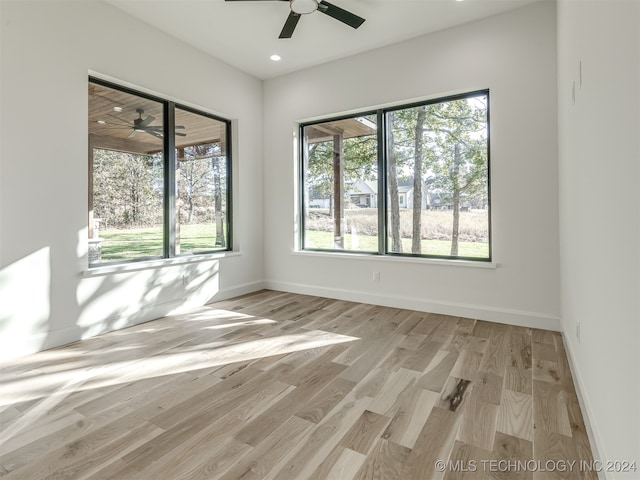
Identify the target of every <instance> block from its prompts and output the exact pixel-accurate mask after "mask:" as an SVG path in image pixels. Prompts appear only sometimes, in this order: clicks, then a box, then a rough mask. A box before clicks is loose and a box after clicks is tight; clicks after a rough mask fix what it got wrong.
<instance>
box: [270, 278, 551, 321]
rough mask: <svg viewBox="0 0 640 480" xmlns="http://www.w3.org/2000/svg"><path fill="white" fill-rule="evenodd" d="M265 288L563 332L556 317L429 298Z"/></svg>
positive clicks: (276, 285)
mask: <svg viewBox="0 0 640 480" xmlns="http://www.w3.org/2000/svg"><path fill="white" fill-rule="evenodd" d="M264 285H265V287H264V288H268V289H271V290H280V291H284V292H291V293H300V294H304V295H316V296H319V297H327V298H335V299H337V300H348V301H352V302H361V303H370V304H373V305H381V306H384V307H395V308H406V309H409V310H418V311H421V312H430V313H439V314H443V315H454V316H457V317H467V318H475V319H478V320H486V321H489V322H496V323H504V324H507V325H516V326H521V327H530V328H542V329H546V330H553V331H556V332H559V331H561V327H560V318H559V317H557V316H554V315H549V314H545V313H537V312H527V311H523V310H512V309H506V308H499V307H492V306H486V305H471V304H465V303H454V302H442V301H439V300H433V299H428V298H415V297H404V296H401V295H380V294H379V293H369V292H364V291H359V290H344V289H336V288H327V287H318V286H316V285H304V284H299V283H289V282H280V281H276V280H266V281H265V282H264Z"/></svg>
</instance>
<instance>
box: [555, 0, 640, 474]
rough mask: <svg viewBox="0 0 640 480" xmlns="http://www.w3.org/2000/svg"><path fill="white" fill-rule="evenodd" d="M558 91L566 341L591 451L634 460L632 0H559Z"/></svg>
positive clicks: (636, 14) (638, 108)
mask: <svg viewBox="0 0 640 480" xmlns="http://www.w3.org/2000/svg"><path fill="white" fill-rule="evenodd" d="M580 62H582V85H580V74H579V71H580V68H579V65H580ZM573 82H576V94H575V104H574V102H573V99H572V85H573ZM558 93H559V95H558V111H559V117H558V118H559V163H560V224H561V259H562V261H561V274H562V275H561V278H562V285H561V288H562V327H563V330H564V331H565V334H566V335H565V341H566V342H567V346H568V353H569V356H570V359H571V360H572V363H573V369H574V374H575V377H576V381H577V383H578V386H579V390H580V391H581V392H582V395H583V397H582V400H583V410H584V411H585V413H586V415H587V418H588V420H589V421H590V423H591V428H592V431H593V435H592V438H593V439H594V440H595V442H594V445H593V446H594V447H595V449H596V452H595V453H596V454H597V455H598V456H599V457H600V459H602V460H603V461H616V460H619V461H625V460H628V461H633V460H635V461H636V462H637V463H638V467H639V468H640V411H639V406H640V356H639V355H638V352H639V351H640V349H639V347H638V345H639V341H640V303H639V302H640V280H639V275H640V271H639V269H640V195H639V188H638V185H639V181H640V175H639V174H640V169H639V164H640V118H639V112H640V3H638V2H619V1H606V2H605V1H600V2H575V1H570V0H562V1H560V2H559V3H558ZM578 322H580V332H581V333H580V340H578V338H577V335H576V324H577V323H578ZM639 475H640V473H639V472H634V473H631V474H629V475H628V476H624V475H618V474H614V473H610V474H608V475H607V477H608V478H638V476H639Z"/></svg>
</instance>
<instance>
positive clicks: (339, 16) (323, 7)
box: [225, 0, 364, 38]
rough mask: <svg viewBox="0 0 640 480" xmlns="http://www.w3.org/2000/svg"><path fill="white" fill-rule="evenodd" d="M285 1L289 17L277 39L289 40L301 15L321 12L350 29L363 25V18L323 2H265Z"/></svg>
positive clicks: (317, 0)
mask: <svg viewBox="0 0 640 480" xmlns="http://www.w3.org/2000/svg"><path fill="white" fill-rule="evenodd" d="M225 1H227V2H253V1H256V0H225ZM267 1H279V2H282V1H285V2H288V3H289V10H290V11H289V16H288V17H287V20H286V21H285V23H284V27H282V31H281V32H280V36H279V37H278V38H291V37H292V35H293V32H294V30H295V29H296V26H297V25H298V21H299V20H300V17H301V16H302V15H309V14H311V13H314V12H321V13H324V14H325V15H329V16H330V17H332V18H335V19H336V20H338V21H339V22H342V23H344V24H345V25H349V26H350V27H351V28H358V27H359V26H360V25H362V24H363V23H364V18H362V17H359V16H358V15H356V14H354V13H351V12H349V11H347V10H344V9H343V8H340V7H338V6H336V5H333V4H332V3H329V2H325V1H324V0H267Z"/></svg>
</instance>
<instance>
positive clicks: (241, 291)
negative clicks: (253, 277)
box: [207, 280, 267, 303]
mask: <svg viewBox="0 0 640 480" xmlns="http://www.w3.org/2000/svg"><path fill="white" fill-rule="evenodd" d="M265 288H267V287H266V282H265V281H264V280H258V281H255V282H247V283H243V284H241V285H236V286H235V287H232V288H225V289H223V290H220V291H218V292H217V293H216V294H215V295H214V296H213V297H211V299H210V300H209V301H208V302H207V303H213V302H220V301H222V300H227V299H228V298H233V297H239V296H240V295H246V294H247V293H252V292H257V291H258V290H263V289H265Z"/></svg>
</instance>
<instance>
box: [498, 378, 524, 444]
mask: <svg viewBox="0 0 640 480" xmlns="http://www.w3.org/2000/svg"><path fill="white" fill-rule="evenodd" d="M496 430H497V431H498V432H502V433H506V434H508V435H512V436H514V437H518V438H522V439H524V440H528V441H530V442H533V396H532V395H528V394H526V393H518V392H514V391H513V390H504V391H503V392H502V402H501V403H500V409H499V410H498V422H497V425H496Z"/></svg>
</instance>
